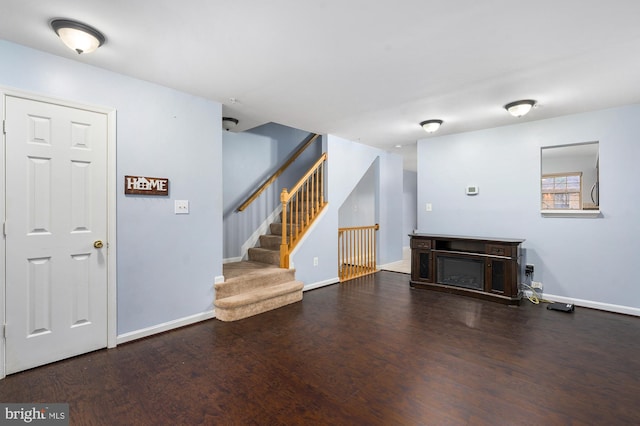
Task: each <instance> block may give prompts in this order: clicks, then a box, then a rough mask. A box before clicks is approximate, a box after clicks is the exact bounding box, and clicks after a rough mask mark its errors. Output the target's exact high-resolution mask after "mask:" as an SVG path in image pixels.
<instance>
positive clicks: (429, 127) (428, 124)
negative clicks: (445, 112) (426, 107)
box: [420, 120, 442, 133]
mask: <svg viewBox="0 0 640 426" xmlns="http://www.w3.org/2000/svg"><path fill="white" fill-rule="evenodd" d="M420 125H421V126H422V128H423V129H424V131H425V132H427V133H433V132H435V131H436V130H438V129H439V128H440V126H441V125H442V120H426V121H423V122H422V123H420Z"/></svg>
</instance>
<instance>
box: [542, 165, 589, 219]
mask: <svg viewBox="0 0 640 426" xmlns="http://www.w3.org/2000/svg"><path fill="white" fill-rule="evenodd" d="M581 208H582V173H580V172H576V173H563V174H552V175H542V210H580V209H581Z"/></svg>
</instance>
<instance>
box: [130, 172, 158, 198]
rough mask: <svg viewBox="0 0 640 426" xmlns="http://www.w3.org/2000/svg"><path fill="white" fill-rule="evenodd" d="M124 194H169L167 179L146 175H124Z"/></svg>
mask: <svg viewBox="0 0 640 426" xmlns="http://www.w3.org/2000/svg"><path fill="white" fill-rule="evenodd" d="M124 193H125V194H141V195H169V179H168V178H156V177H148V176H125V177H124Z"/></svg>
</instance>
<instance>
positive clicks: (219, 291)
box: [215, 269, 295, 300]
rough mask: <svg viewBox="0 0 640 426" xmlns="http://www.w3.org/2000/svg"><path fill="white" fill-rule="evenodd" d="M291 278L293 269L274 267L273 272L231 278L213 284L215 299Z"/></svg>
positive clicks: (293, 274)
mask: <svg viewBox="0 0 640 426" xmlns="http://www.w3.org/2000/svg"><path fill="white" fill-rule="evenodd" d="M293 280H295V271H294V270H293V269H274V272H272V273H270V274H264V275H258V276H255V277H252V276H249V275H245V276H242V277H239V278H232V279H230V280H229V281H225V282H223V283H220V284H216V285H215V289H216V300H217V299H224V298H225V297H230V296H235V295H236V294H242V293H246V292H249V291H253V290H256V289H258V288H264V287H270V286H273V285H277V284H282V283H286V282H289V281H293Z"/></svg>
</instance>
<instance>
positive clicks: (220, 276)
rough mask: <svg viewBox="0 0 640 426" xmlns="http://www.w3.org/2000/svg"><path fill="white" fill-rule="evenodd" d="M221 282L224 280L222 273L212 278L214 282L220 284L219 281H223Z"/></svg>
mask: <svg viewBox="0 0 640 426" xmlns="http://www.w3.org/2000/svg"><path fill="white" fill-rule="evenodd" d="M223 282H224V275H218V276H217V277H215V278H214V280H213V283H214V284H220V283H223Z"/></svg>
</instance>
